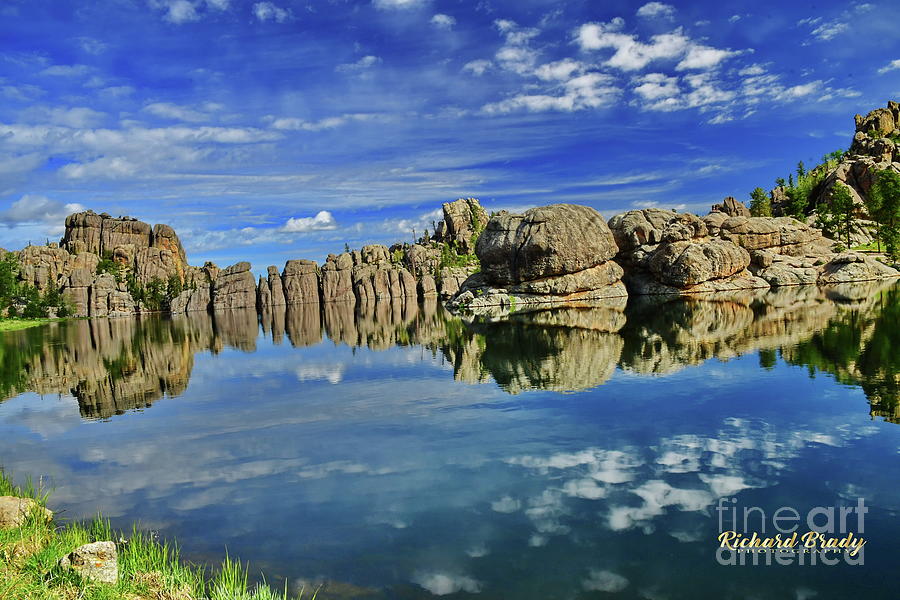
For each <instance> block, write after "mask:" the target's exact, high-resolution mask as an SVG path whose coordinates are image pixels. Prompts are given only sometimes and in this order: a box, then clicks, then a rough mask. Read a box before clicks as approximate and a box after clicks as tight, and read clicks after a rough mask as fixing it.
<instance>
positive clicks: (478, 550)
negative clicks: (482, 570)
mask: <svg viewBox="0 0 900 600" xmlns="http://www.w3.org/2000/svg"><path fill="white" fill-rule="evenodd" d="M466 554H467V555H468V556H470V557H472V558H481V557H482V556H487V555H488V554H489V552H488V549H487V546H485V545H484V544H478V545H475V546H472V547H471V548H469V549H468V550H466Z"/></svg>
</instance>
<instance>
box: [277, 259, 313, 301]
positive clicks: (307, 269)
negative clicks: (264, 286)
mask: <svg viewBox="0 0 900 600" xmlns="http://www.w3.org/2000/svg"><path fill="white" fill-rule="evenodd" d="M270 282H271V279H270ZM281 282H282V287H283V295H284V298H285V303H286V304H304V303H309V302H318V301H319V267H318V265H317V264H316V263H315V262H313V261H311V260H289V261H287V263H285V265H284V271H283V272H282V274H281ZM272 289H273V290H274V289H275V286H274V284H273V285H272Z"/></svg>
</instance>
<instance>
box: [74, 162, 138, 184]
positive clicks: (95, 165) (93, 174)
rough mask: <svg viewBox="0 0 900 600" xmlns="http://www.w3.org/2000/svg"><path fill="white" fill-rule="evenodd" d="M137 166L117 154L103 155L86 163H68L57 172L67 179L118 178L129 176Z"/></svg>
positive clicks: (134, 171)
mask: <svg viewBox="0 0 900 600" xmlns="http://www.w3.org/2000/svg"><path fill="white" fill-rule="evenodd" d="M137 170H138V169H137V166H136V165H134V164H132V163H131V162H129V161H128V160H127V159H125V158H122V157H119V156H104V157H102V158H98V159H97V160H94V161H90V162H86V163H69V164H68V165H66V166H64V167H62V168H61V169H60V170H59V172H60V174H61V175H62V176H63V177H66V178H68V179H87V178H90V179H120V178H123V177H131V176H132V175H134V174H135V173H136V172H137Z"/></svg>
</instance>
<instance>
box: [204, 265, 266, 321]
mask: <svg viewBox="0 0 900 600" xmlns="http://www.w3.org/2000/svg"><path fill="white" fill-rule="evenodd" d="M212 307H213V310H215V311H218V310H222V309H229V308H256V279H255V278H254V277H253V273H251V272H250V263H248V262H239V263H237V264H234V265H232V266H230V267H228V268H227V269H225V270H224V271H221V272H220V273H219V274H218V277H216V280H215V282H214V283H213V290H212Z"/></svg>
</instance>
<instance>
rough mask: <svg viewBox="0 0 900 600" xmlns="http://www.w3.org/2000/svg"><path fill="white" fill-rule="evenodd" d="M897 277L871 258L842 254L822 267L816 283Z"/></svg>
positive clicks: (847, 253) (885, 266)
mask: <svg viewBox="0 0 900 600" xmlns="http://www.w3.org/2000/svg"><path fill="white" fill-rule="evenodd" d="M897 275H898V273H897V271H895V270H894V269H892V268H890V267H888V266H887V265H885V264H882V263H880V262H879V261H877V260H875V259H873V258H870V257H867V256H864V255H862V254H859V253H858V252H843V253H841V254H838V255H837V256H835V257H833V258H832V259H831V260H830V261H828V263H826V264H825V265H824V267H823V268H822V271H821V274H820V275H819V279H818V282H819V283H820V284H830V283H847V282H851V281H870V280H875V279H886V278H890V277H896V276H897Z"/></svg>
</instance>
